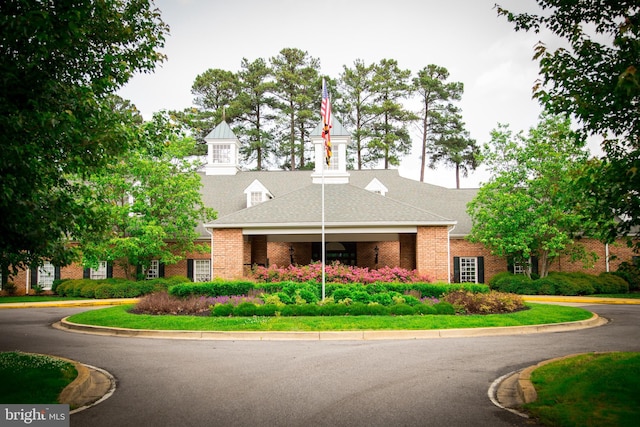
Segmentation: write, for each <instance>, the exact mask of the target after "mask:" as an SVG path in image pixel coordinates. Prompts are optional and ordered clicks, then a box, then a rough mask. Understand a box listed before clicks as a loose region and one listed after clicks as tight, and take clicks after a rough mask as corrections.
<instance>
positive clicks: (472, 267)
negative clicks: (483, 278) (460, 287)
mask: <svg viewBox="0 0 640 427" xmlns="http://www.w3.org/2000/svg"><path fill="white" fill-rule="evenodd" d="M467 282H470V283H477V282H478V258H476V257H460V283H467Z"/></svg>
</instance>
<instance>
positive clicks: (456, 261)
mask: <svg viewBox="0 0 640 427" xmlns="http://www.w3.org/2000/svg"><path fill="white" fill-rule="evenodd" d="M453 283H460V257H459V256H454V257H453Z"/></svg>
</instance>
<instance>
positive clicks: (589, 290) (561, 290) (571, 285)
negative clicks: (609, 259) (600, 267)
mask: <svg viewBox="0 0 640 427" xmlns="http://www.w3.org/2000/svg"><path fill="white" fill-rule="evenodd" d="M547 277H548V278H549V279H552V280H554V281H555V287H556V294H557V295H591V294H593V293H595V288H594V287H593V282H594V280H595V278H594V277H595V276H590V275H588V274H585V273H557V272H552V273H549V275H548V276H547Z"/></svg>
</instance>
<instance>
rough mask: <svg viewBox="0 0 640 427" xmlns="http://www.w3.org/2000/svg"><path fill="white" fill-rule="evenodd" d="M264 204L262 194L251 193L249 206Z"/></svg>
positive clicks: (257, 192)
mask: <svg viewBox="0 0 640 427" xmlns="http://www.w3.org/2000/svg"><path fill="white" fill-rule="evenodd" d="M262 202H264V193H263V192H260V191H252V192H251V200H250V206H255V205H257V204H259V203H262Z"/></svg>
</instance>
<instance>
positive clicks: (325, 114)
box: [316, 78, 331, 301]
mask: <svg viewBox="0 0 640 427" xmlns="http://www.w3.org/2000/svg"><path fill="white" fill-rule="evenodd" d="M320 115H321V116H322V139H323V140H324V146H323V150H322V151H323V153H324V156H320V158H319V159H318V158H316V161H320V162H321V163H322V168H321V171H322V172H321V174H322V300H323V301H324V298H325V296H326V294H325V287H326V268H325V267H326V264H327V248H326V246H327V245H326V242H325V240H326V237H325V229H324V169H325V167H326V166H328V165H329V161H330V159H331V130H330V129H331V99H330V97H329V91H328V90H327V84H326V82H325V80H324V78H323V79H322V105H321V107H320ZM323 157H324V159H323ZM325 163H326V165H325Z"/></svg>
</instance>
